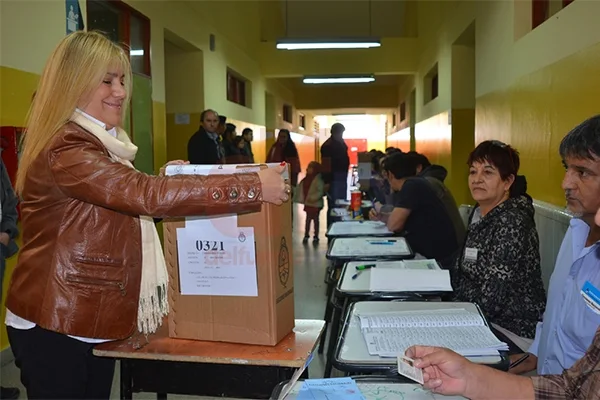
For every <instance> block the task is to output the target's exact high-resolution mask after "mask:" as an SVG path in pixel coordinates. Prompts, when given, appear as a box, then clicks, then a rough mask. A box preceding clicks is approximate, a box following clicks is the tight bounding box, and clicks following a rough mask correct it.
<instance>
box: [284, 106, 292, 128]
mask: <svg viewBox="0 0 600 400" xmlns="http://www.w3.org/2000/svg"><path fill="white" fill-rule="evenodd" d="M282 114H283V120H284V121H285V122H288V123H290V124H291V123H293V121H292V106H290V105H289V104H284V105H283V113H282Z"/></svg>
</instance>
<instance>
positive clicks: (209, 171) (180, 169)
mask: <svg viewBox="0 0 600 400" xmlns="http://www.w3.org/2000/svg"><path fill="white" fill-rule="evenodd" d="M261 165H266V166H267V167H268V168H275V167H278V166H279V165H280V164H279V163H267V164H219V165H199V164H188V165H169V166H167V168H166V169H165V175H167V176H173V175H231V174H247V173H250V172H258V171H260V167H261ZM281 176H282V177H283V179H289V174H288V169H286V170H284V172H283V174H282V175H281Z"/></svg>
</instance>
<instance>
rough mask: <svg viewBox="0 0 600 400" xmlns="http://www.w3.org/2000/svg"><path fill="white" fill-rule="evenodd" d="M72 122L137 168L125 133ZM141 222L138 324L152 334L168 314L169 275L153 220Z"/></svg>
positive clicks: (81, 119)
mask: <svg viewBox="0 0 600 400" xmlns="http://www.w3.org/2000/svg"><path fill="white" fill-rule="evenodd" d="M71 121H73V122H75V123H76V124H77V125H79V126H81V127H82V128H84V129H85V130H86V131H88V132H89V133H91V134H93V135H94V136H96V137H97V138H98V139H99V140H100V141H101V142H102V144H103V145H104V146H105V147H106V148H107V150H108V152H109V153H110V155H111V157H112V158H113V159H114V160H116V161H119V162H120V163H122V164H124V165H127V166H128V167H130V168H133V169H135V167H134V166H133V164H132V163H131V162H132V161H133V159H134V158H135V155H136V153H137V146H135V145H134V144H133V143H131V140H130V139H129V136H128V135H127V133H126V132H125V131H124V130H122V129H120V128H116V131H117V137H116V138H115V137H113V136H112V135H110V134H109V133H108V132H107V131H106V130H105V129H102V127H101V126H100V125H98V124H96V123H94V122H92V121H90V120H89V119H87V118H86V117H84V116H83V115H81V114H79V113H77V112H75V113H74V114H73V116H72V117H71ZM139 220H140V228H141V231H142V279H141V287H140V299H139V303H138V314H137V325H138V330H139V331H140V332H141V333H143V334H144V335H149V334H152V333H154V332H156V330H157V329H158V327H159V326H160V325H161V324H162V320H163V317H164V316H166V315H167V314H168V313H169V303H168V301H167V286H168V284H169V276H168V274H167V265H166V263H165V256H164V254H163V251H162V247H161V243H160V239H159V237H158V233H157V232H156V227H155V225H154V220H153V219H152V218H150V217H148V216H144V215H140V216H139Z"/></svg>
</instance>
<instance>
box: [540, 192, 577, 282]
mask: <svg viewBox="0 0 600 400" xmlns="http://www.w3.org/2000/svg"><path fill="white" fill-rule="evenodd" d="M533 206H534V207H535V226H536V227H537V231H538V236H539V238H540V258H541V265H542V280H543V281H544V287H545V288H546V291H548V281H549V280H550V275H552V271H554V263H555V262H556V256H557V255H558V251H559V250H560V245H561V243H562V240H563V238H564V237H565V233H566V232H567V229H568V228H569V222H570V221H571V217H572V215H571V214H570V213H569V212H568V211H566V209H565V208H561V207H557V206H555V205H553V204H550V203H546V202H544V201H539V200H534V201H533Z"/></svg>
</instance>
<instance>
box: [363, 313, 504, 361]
mask: <svg viewBox="0 0 600 400" xmlns="http://www.w3.org/2000/svg"><path fill="white" fill-rule="evenodd" d="M359 319H360V327H361V331H362V334H363V337H364V338H365V342H366V343H367V348H368V350H369V354H370V355H374V356H380V357H397V356H398V355H399V354H400V355H403V354H404V352H405V351H406V349H408V348H409V347H410V346H413V345H423V346H439V347H447V348H449V349H451V350H454V351H455V352H457V353H459V354H461V355H463V356H465V357H477V356H492V355H498V354H499V353H498V351H499V350H508V345H507V344H506V343H503V342H501V341H499V340H498V338H496V336H494V334H493V333H492V331H491V330H490V329H489V328H488V327H487V326H486V324H485V321H484V320H483V318H482V317H481V316H480V315H479V314H475V313H472V312H469V311H467V310H465V309H447V310H422V311H403V312H385V313H377V314H368V315H367V314H365V315H360V316H359Z"/></svg>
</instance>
